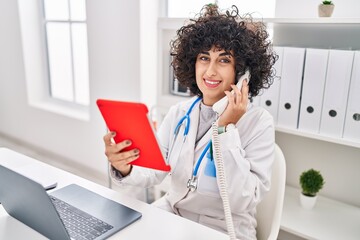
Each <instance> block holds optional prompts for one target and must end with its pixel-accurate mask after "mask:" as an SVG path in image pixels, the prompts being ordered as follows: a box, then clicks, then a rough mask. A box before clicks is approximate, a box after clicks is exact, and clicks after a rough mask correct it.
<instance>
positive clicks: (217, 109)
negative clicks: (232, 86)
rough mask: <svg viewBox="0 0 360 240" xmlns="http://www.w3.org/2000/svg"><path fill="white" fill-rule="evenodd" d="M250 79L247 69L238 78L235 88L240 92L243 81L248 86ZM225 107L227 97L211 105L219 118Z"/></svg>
mask: <svg viewBox="0 0 360 240" xmlns="http://www.w3.org/2000/svg"><path fill="white" fill-rule="evenodd" d="M250 77H251V75H250V71H249V70H248V69H247V70H246V71H245V74H244V75H242V76H240V77H239V79H238V82H237V84H236V86H237V87H238V88H239V89H240V90H241V87H242V84H243V81H244V80H245V81H246V82H247V83H248V84H249V81H250ZM233 91H234V90H232V91H231V92H233ZM227 105H228V98H227V96H225V97H223V98H222V99H220V100H219V101H217V102H216V103H215V104H214V105H213V110H214V111H215V112H216V113H217V114H218V116H220V115H221V114H222V113H223V112H224V110H225V108H226V107H227Z"/></svg>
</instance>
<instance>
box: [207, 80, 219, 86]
mask: <svg viewBox="0 0 360 240" xmlns="http://www.w3.org/2000/svg"><path fill="white" fill-rule="evenodd" d="M205 82H206V83H208V84H212V85H216V84H219V81H216V82H214V81H208V80H205Z"/></svg>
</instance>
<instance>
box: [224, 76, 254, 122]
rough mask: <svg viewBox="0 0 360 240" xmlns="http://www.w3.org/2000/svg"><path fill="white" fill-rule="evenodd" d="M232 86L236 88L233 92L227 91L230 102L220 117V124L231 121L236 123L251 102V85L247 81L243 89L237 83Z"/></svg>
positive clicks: (243, 84)
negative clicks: (249, 97)
mask: <svg viewBox="0 0 360 240" xmlns="http://www.w3.org/2000/svg"><path fill="white" fill-rule="evenodd" d="M231 88H232V89H233V90H234V91H233V93H231V92H230V91H225V94H226V96H227V98H228V100H229V104H228V105H227V107H226V109H225V111H224V113H223V114H221V116H220V118H219V123H218V125H219V126H226V125H228V124H230V123H233V124H236V123H237V122H238V121H239V120H240V118H241V117H242V116H243V115H244V114H245V112H246V109H247V105H248V102H249V99H248V96H249V86H248V84H247V82H246V81H243V83H242V88H241V91H240V89H239V88H238V87H237V86H236V85H231Z"/></svg>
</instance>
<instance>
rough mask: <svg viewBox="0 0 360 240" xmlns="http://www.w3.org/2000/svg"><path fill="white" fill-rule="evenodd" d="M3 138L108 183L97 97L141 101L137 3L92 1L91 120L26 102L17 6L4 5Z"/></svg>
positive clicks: (8, 0)
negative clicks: (66, 160) (62, 113)
mask: <svg viewBox="0 0 360 240" xmlns="http://www.w3.org/2000/svg"><path fill="white" fill-rule="evenodd" d="M0 16H1V21H0V33H1V37H0V53H1V54H0V134H2V135H5V136H8V137H11V138H13V139H16V140H19V142H21V143H23V144H25V145H26V144H29V145H31V146H34V147H36V148H38V149H43V150H46V151H48V152H50V153H54V154H56V155H59V156H63V157H64V159H68V160H69V162H68V163H69V164H74V165H77V166H78V167H80V168H82V169H83V171H85V172H88V173H89V174H90V175H92V176H93V178H95V179H96V180H97V181H99V182H101V183H104V184H106V181H107V164H106V158H105V155H104V146H103V141H102V136H103V135H104V133H105V130H106V128H105V125H104V123H103V120H102V118H101V116H100V114H99V112H98V109H97V108H96V105H95V101H96V99H97V98H113V99H123V100H136V101H139V100H140V91H139V89H140V50H139V36H140V34H139V32H140V20H139V0H133V1H126V0H102V1H98V0H88V1H87V18H88V37H89V40H88V44H89V69H90V102H91V103H90V120H89V121H81V120H76V119H72V118H69V117H65V116H62V115H58V114H55V113H50V112H47V111H44V110H40V109H37V108H34V107H30V106H29V105H28V103H27V97H26V96H27V92H26V81H25V72H24V63H23V59H22V47H21V46H22V45H21V36H20V28H19V19H18V9H17V1H14V0H0Z"/></svg>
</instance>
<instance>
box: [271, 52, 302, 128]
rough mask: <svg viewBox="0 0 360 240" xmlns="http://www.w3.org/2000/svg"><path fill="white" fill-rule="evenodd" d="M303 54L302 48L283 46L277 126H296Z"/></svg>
mask: <svg viewBox="0 0 360 240" xmlns="http://www.w3.org/2000/svg"><path fill="white" fill-rule="evenodd" d="M304 56H305V49H304V48H291V47H285V48H284V51H283V61H282V71H281V80H280V81H281V84H280V97H279V109H278V119H277V125H278V126H281V127H285V128H291V129H296V128H297V120H298V115H299V104H300V93H301V82H302V73H303V65H304Z"/></svg>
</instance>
